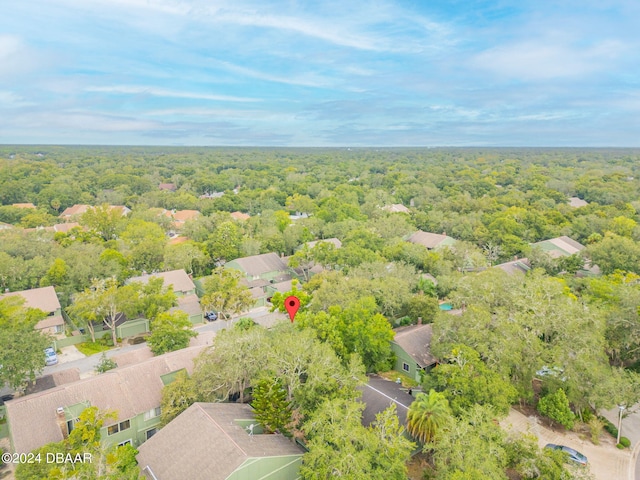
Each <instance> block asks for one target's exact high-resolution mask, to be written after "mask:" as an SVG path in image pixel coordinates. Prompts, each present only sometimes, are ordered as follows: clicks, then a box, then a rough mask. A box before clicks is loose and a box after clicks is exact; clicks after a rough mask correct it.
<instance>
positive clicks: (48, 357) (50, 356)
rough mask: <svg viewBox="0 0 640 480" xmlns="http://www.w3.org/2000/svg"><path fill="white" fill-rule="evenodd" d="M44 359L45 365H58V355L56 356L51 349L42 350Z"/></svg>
mask: <svg viewBox="0 0 640 480" xmlns="http://www.w3.org/2000/svg"><path fill="white" fill-rule="evenodd" d="M44 358H45V361H44V363H45V365H55V364H56V363H58V355H56V351H55V350H54V349H53V348H51V347H48V348H45V349H44Z"/></svg>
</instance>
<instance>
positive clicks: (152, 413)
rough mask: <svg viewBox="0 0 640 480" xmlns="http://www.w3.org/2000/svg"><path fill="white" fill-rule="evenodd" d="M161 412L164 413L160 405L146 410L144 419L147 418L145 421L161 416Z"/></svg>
mask: <svg viewBox="0 0 640 480" xmlns="http://www.w3.org/2000/svg"><path fill="white" fill-rule="evenodd" d="M160 413H162V412H161V411H160V407H156V408H152V409H151V410H149V411H148V412H144V419H145V421H147V420H151V419H152V418H156V417H159V416H160Z"/></svg>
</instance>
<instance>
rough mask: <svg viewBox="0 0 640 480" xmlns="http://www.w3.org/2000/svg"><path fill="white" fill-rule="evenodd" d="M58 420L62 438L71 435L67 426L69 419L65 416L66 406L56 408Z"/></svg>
mask: <svg viewBox="0 0 640 480" xmlns="http://www.w3.org/2000/svg"><path fill="white" fill-rule="evenodd" d="M56 414H57V417H56V422H57V423H58V427H60V431H61V432H62V438H67V437H68V436H69V430H68V428H67V419H66V418H65V416H64V408H62V407H58V408H57V409H56Z"/></svg>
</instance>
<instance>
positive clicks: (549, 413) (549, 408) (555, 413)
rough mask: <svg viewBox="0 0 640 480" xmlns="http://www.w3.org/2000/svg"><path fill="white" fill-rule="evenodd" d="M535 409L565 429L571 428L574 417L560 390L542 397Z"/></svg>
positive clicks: (565, 397)
mask: <svg viewBox="0 0 640 480" xmlns="http://www.w3.org/2000/svg"><path fill="white" fill-rule="evenodd" d="M537 409H538V411H539V412H540V413H541V414H543V415H544V416H546V417H548V418H549V419H550V420H552V421H554V422H557V423H559V424H560V425H562V426H564V427H565V428H567V429H572V428H573V424H574V422H575V418H576V417H575V415H574V414H573V412H572V411H571V408H570V407H569V400H567V396H566V395H565V393H564V390H563V389H562V388H559V389H558V390H556V391H555V392H553V393H548V394H547V395H545V396H544V397H542V398H541V399H540V401H539V402H538V406H537Z"/></svg>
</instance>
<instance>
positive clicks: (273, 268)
mask: <svg viewBox="0 0 640 480" xmlns="http://www.w3.org/2000/svg"><path fill="white" fill-rule="evenodd" d="M224 267H225V268H228V269H231V270H237V271H239V272H240V273H241V275H242V283H243V284H244V285H245V286H246V287H247V288H248V289H249V291H250V292H251V295H252V297H253V299H254V302H255V303H254V306H255V307H263V306H265V305H266V304H267V302H268V298H269V297H271V296H272V295H273V293H274V292H276V291H281V290H282V288H283V287H284V286H285V285H286V284H287V282H290V281H291V279H292V276H291V270H290V269H289V267H287V264H286V262H285V261H284V260H283V259H282V258H281V257H279V256H278V255H277V254H276V253H264V254H262V255H252V256H250V257H243V258H236V259H235V260H231V261H230V262H227V263H226V264H225V265H224Z"/></svg>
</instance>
